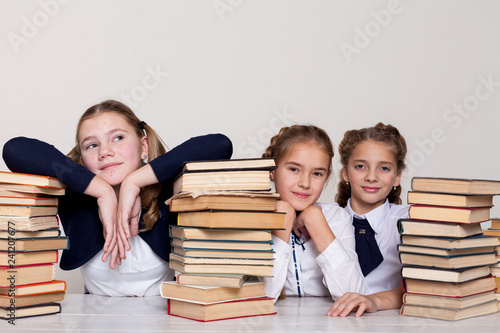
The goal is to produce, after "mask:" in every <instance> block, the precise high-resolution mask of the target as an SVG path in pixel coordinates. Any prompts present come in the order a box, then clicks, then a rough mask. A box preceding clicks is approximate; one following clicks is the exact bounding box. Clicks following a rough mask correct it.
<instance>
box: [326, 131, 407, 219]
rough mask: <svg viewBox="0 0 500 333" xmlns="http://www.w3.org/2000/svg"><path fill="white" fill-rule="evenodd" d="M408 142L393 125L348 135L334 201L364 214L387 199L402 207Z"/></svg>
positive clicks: (345, 139) (347, 133)
mask: <svg viewBox="0 0 500 333" xmlns="http://www.w3.org/2000/svg"><path fill="white" fill-rule="evenodd" d="M406 152H407V148H406V141H405V139H404V137H403V136H402V135H401V134H400V133H399V131H398V129H397V128H396V127H394V126H392V125H389V124H388V125H385V124H383V123H378V124H377V125H375V126H373V127H368V128H362V129H359V130H350V131H347V132H345V134H344V138H343V139H342V141H341V142H340V144H339V154H340V162H341V163H342V167H343V168H342V170H341V173H340V182H339V184H338V192H337V196H336V197H335V200H336V201H337V203H338V204H339V205H340V206H342V207H345V206H346V205H347V201H348V199H349V198H351V207H352V209H353V210H354V211H355V212H356V213H357V214H365V213H367V212H369V211H371V210H372V209H374V208H376V207H378V206H380V205H382V204H383V203H384V202H385V200H386V199H388V200H389V202H391V203H395V204H401V198H400V195H401V185H400V182H401V173H402V172H403V170H404V169H405V167H406V165H405V157H406Z"/></svg>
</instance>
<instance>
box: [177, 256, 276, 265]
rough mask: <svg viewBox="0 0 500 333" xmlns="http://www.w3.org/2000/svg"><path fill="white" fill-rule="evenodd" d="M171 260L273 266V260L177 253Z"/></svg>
mask: <svg viewBox="0 0 500 333" xmlns="http://www.w3.org/2000/svg"><path fill="white" fill-rule="evenodd" d="M169 258H170V260H175V261H178V262H181V263H183V264H203V265H210V264H213V265H252V266H261V265H264V266H272V265H273V259H255V258H225V257H219V258H215V257H187V256H182V255H179V254H175V253H170V256H169Z"/></svg>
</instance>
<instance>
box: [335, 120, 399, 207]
mask: <svg viewBox="0 0 500 333" xmlns="http://www.w3.org/2000/svg"><path fill="white" fill-rule="evenodd" d="M368 140H372V141H377V142H382V143H384V144H386V145H387V146H388V147H389V148H390V149H391V151H392V153H393V154H394V158H395V159H396V167H397V171H398V172H402V171H403V170H404V169H405V168H406V164H405V157H406V151H407V148H406V141H405V139H404V138H403V136H402V135H401V134H400V133H399V131H398V129H397V128H396V127H394V126H392V125H389V124H388V125H384V124H383V123H378V124H377V125H375V126H374V127H368V128H362V129H359V130H350V131H347V132H345V134H344V138H343V139H342V141H341V142H340V144H339V155H340V162H341V163H342V166H343V168H344V169H345V168H347V165H348V162H349V158H350V157H351V154H352V152H353V151H354V149H355V148H356V147H357V145H358V144H360V143H361V142H363V141H368ZM350 197H351V188H350V186H349V185H348V184H347V183H346V182H345V180H344V177H343V170H340V182H339V185H338V191H337V195H336V196H335V201H336V202H337V203H338V204H339V205H340V206H341V207H345V206H346V205H347V200H348V199H349V198H350ZM387 199H389V202H391V203H395V204H401V185H398V186H397V187H396V189H395V190H392V191H391V192H390V193H389V195H388V196H387Z"/></svg>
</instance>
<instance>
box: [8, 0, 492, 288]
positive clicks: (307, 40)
mask: <svg viewBox="0 0 500 333" xmlns="http://www.w3.org/2000/svg"><path fill="white" fill-rule="evenodd" d="M499 10H500V3H499V2H498V1H495V0H490V1H485V0H483V1H472V0H470V1H465V0H448V1H442V0H441V1H434V0H419V1H416V0H415V1H410V0H400V1H379V0H376V1H353V0H343V1H340V0H332V1H326V0H302V1H298V0H296V1H291V0H206V1H202V0H198V1H193V0H178V1H165V0H162V1H159V0H158V1H147V0H146V1H131V0H115V1H96V0H86V1H82V0H73V1H67V0H64V1H63V0H39V1H7V0H2V1H0V36H1V38H0V51H1V53H0V54H1V59H2V61H1V63H0V73H1V79H0V110H1V111H0V112H1V115H2V118H1V130H0V143H1V144H2V145H3V144H4V143H5V142H6V141H7V140H8V139H9V138H11V137H14V136H19V135H24V136H30V137H36V138H39V139H42V140H44V141H47V142H50V143H52V144H54V145H55V146H56V147H57V148H59V149H60V150H61V151H63V152H64V153H67V152H68V151H69V150H70V149H71V148H72V146H73V145H74V135H75V127H76V124H77V121H78V119H79V117H80V115H81V114H82V113H83V111H85V110H86V109H87V108H88V107H89V106H91V105H93V104H95V103H98V102H100V101H102V100H105V99H118V100H121V101H123V102H125V103H127V104H128V105H129V106H131V107H132V108H133V109H134V110H135V111H136V113H137V114H138V115H139V117H140V118H142V119H143V120H145V121H146V122H148V123H149V124H150V125H152V126H153V127H154V128H155V129H156V130H157V131H158V133H160V135H161V136H162V137H163V139H164V141H165V142H166V143H167V144H168V145H169V146H170V147H174V146H176V145H177V144H179V143H181V142H182V141H184V140H186V139H188V138H189V137H191V136H194V135H200V134H205V133H212V132H222V133H225V134H226V135H227V136H229V137H230V138H231V140H232V141H233V144H234V150H235V152H234V157H235V158H243V157H257V156H259V155H260V154H261V153H262V151H263V150H264V149H265V147H266V146H267V143H268V140H269V138H270V137H271V136H272V135H274V134H275V133H276V132H277V131H278V129H279V128H280V127H282V126H285V125H290V124H295V123H310V124H315V125H318V126H320V127H322V128H324V129H325V130H326V131H327V132H328V133H329V134H330V136H331V138H332V140H333V142H334V144H335V146H337V145H338V143H339V142H340V140H341V138H342V136H343V133H344V132H345V131H346V130H349V129H352V128H361V127H366V126H372V125H374V124H375V123H377V122H379V121H382V122H385V123H391V124H393V125H395V126H397V127H398V128H399V129H400V131H401V132H402V133H403V134H404V136H405V137H406V139H407V143H408V148H409V154H408V165H409V168H408V170H407V171H406V172H405V173H404V175H403V177H404V179H403V183H402V185H403V190H404V191H405V192H406V191H407V190H408V189H409V188H410V180H411V177H413V176H446V177H462V178H483V179H500V157H499V154H498V148H497V143H498V141H499V138H500V133H499V132H498V120H499V119H500V117H499V116H498V114H499V111H500V67H499V59H500V37H499V36H498V32H499V31H500V20H498V15H499ZM127 96H128V97H127ZM0 169H1V170H6V166H5V164H4V163H3V161H1V162H0ZM339 170H340V167H339V163H338V159H337V156H336V157H335V160H334V177H333V178H332V179H331V180H330V182H329V185H328V187H327V189H326V191H325V192H324V195H323V196H322V200H323V201H332V200H333V197H334V194H335V185H336V182H337V174H338V171H339ZM495 202H498V201H497V200H495ZM497 215H500V212H499V211H498V209H497V208H493V210H492V216H497ZM56 277H57V278H59V279H63V280H66V281H67V282H68V291H69V292H81V290H82V286H81V279H80V275H79V272H78V270H75V271H72V272H63V271H61V270H58V271H57V273H56Z"/></svg>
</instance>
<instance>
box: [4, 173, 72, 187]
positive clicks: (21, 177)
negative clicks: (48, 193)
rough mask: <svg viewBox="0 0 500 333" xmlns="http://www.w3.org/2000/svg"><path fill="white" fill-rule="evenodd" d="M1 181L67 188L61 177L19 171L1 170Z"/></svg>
mask: <svg viewBox="0 0 500 333" xmlns="http://www.w3.org/2000/svg"><path fill="white" fill-rule="evenodd" d="M0 183H11V184H21V185H33V186H40V187H55V188H65V187H66V186H65V185H64V184H63V183H62V182H61V181H59V179H57V178H54V177H49V176H41V175H34V174H27V173H19V172H9V171H0Z"/></svg>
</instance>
